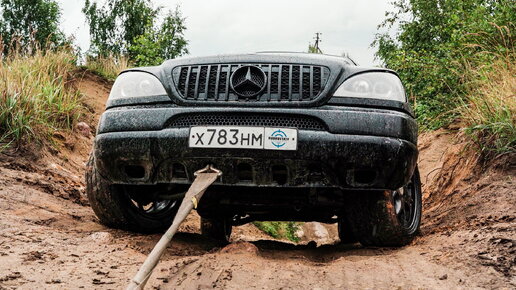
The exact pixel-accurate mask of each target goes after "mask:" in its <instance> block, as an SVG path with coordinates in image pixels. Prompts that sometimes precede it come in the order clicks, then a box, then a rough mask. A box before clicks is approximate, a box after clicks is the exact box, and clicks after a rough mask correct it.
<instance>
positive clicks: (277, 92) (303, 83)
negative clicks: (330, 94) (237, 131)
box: [172, 64, 330, 103]
mask: <svg viewBox="0 0 516 290" xmlns="http://www.w3.org/2000/svg"><path fill="white" fill-rule="evenodd" d="M244 65H253V66H257V67H259V68H261V69H262V70H263V72H264V73H265V75H266V76H267V84H266V86H265V89H264V90H263V91H262V92H261V93H260V94H259V95H257V96H253V97H239V96H238V95H237V94H235V92H233V90H232V89H231V86H230V77H231V74H232V73H233V72H234V71H235V70H236V69H238V68H239V67H241V66H244ZM329 75H330V70H329V69H328V68H327V67H325V66H316V65H304V64H295V65H293V64H216V65H191V66H179V67H176V68H174V70H173V71H172V76H173V79H174V83H175V85H176V90H177V91H178V92H179V94H180V96H179V97H180V98H182V99H183V100H186V101H196V102H203V101H215V102H218V101H222V102H227V101H230V102H231V101H232V102H271V103H272V102H309V101H313V100H315V99H317V98H318V97H319V95H320V93H321V92H322V91H323V90H324V87H325V86H326V82H327V81H328V77H329Z"/></svg>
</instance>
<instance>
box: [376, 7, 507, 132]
mask: <svg viewBox="0 0 516 290" xmlns="http://www.w3.org/2000/svg"><path fill="white" fill-rule="evenodd" d="M393 5H394V11H392V12H388V13H387V14H386V15H387V17H386V19H385V21H384V22H383V23H382V24H380V28H384V29H385V28H386V29H388V31H387V32H385V33H380V34H378V35H376V39H375V41H374V42H373V45H374V46H376V47H377V48H378V51H377V53H376V56H377V57H378V58H379V59H380V60H381V61H383V62H384V63H385V65H386V66H387V67H389V68H392V69H394V70H396V71H398V73H399V74H400V77H401V79H402V80H403V82H404V84H405V86H406V88H407V93H408V94H409V96H410V99H411V101H412V102H413V103H414V108H415V112H416V114H417V118H418V121H419V123H420V125H421V128H422V129H436V128H439V127H442V126H445V125H447V124H449V123H450V122H451V121H452V120H454V119H456V118H457V117H458V116H459V110H457V109H456V108H457V107H458V106H460V105H461V104H463V103H464V102H465V101H466V98H465V97H466V95H467V93H468V92H469V91H470V90H469V87H468V86H469V85H468V83H470V81H471V80H470V79H468V78H469V77H471V75H470V74H469V73H468V71H467V70H468V69H469V66H471V65H472V66H473V67H478V66H483V65H486V64H489V63H492V62H493V59H494V58H496V56H493V55H489V54H484V53H481V52H485V51H500V50H503V49H504V45H500V42H498V43H497V44H495V45H494V46H492V45H493V44H492V43H487V42H483V40H482V39H479V38H476V37H474V35H475V34H478V33H483V34H487V35H491V36H493V37H495V36H496V35H498V34H499V33H498V29H497V27H507V28H508V29H509V30H511V31H514V24H515V20H516V13H514V11H516V2H515V1H499V0H439V1H437V0H396V1H394V2H393ZM394 27H397V30H396V31H392V28H394ZM484 40H485V39H484ZM481 46H482V47H483V48H480V47H481ZM464 60H467V64H466V63H465V61H464Z"/></svg>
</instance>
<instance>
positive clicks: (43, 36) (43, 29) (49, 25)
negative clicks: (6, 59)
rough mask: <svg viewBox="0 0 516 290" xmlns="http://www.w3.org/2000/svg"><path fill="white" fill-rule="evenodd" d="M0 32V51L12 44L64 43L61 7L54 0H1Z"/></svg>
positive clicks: (44, 45)
mask: <svg viewBox="0 0 516 290" xmlns="http://www.w3.org/2000/svg"><path fill="white" fill-rule="evenodd" d="M0 11H1V18H0V35H1V36H2V41H3V44H4V53H7V52H8V50H9V49H11V48H12V46H18V47H22V48H24V47H32V46H33V44H36V45H39V46H40V47H41V48H44V49H45V48H48V47H49V46H51V45H55V46H59V45H62V44H64V43H65V36H64V33H63V32H62V31H61V30H60V29H59V22H60V17H61V11H60V9H59V5H58V4H57V2H56V1H54V0H1V1H0Z"/></svg>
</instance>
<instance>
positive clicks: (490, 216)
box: [0, 71, 516, 289]
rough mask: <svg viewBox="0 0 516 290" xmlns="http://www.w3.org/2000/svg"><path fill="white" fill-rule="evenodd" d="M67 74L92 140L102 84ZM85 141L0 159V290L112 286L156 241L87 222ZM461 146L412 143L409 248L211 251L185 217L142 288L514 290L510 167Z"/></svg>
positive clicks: (440, 134)
mask: <svg viewBox="0 0 516 290" xmlns="http://www.w3.org/2000/svg"><path fill="white" fill-rule="evenodd" d="M78 74H79V76H78V81H77V83H76V84H75V85H76V86H77V87H78V88H79V89H80V90H81V92H82V93H83V95H84V97H83V100H84V103H85V104H86V106H87V108H88V110H89V111H90V114H88V115H85V116H83V117H82V119H81V120H80V121H83V122H85V123H86V124H87V125H89V129H87V130H86V131H88V130H89V132H90V134H94V132H95V128H94V124H96V123H97V121H98V118H99V116H100V113H101V112H102V110H103V109H104V103H105V99H106V97H107V95H108V92H109V88H110V85H111V84H110V83H109V82H105V81H103V80H102V79H101V78H99V77H98V76H96V75H93V74H91V73H89V72H86V71H80V72H78ZM84 131H85V130H84V127H80V128H77V129H76V130H75V132H73V133H70V132H68V133H58V135H57V136H56V138H57V140H59V142H58V144H57V145H56V148H54V149H44V148H43V149H42V150H39V151H38V152H7V154H2V155H0V288H22V289H34V288H58V287H59V288H61V287H62V288H79V287H81V286H82V287H86V288H97V289H112V288H123V287H124V286H125V285H127V282H128V281H129V279H130V278H131V277H132V275H133V274H134V273H136V271H137V269H138V267H139V266H140V264H141V263H142V262H143V260H144V259H145V257H146V255H147V254H148V253H149V251H150V250H151V249H152V247H153V246H154V244H155V243H156V242H157V240H158V239H159V235H139V234H134V233H128V232H124V231H118V230H112V229H108V228H105V227H104V226H102V225H100V224H98V222H97V219H96V217H95V216H94V214H93V212H92V210H91V209H90V208H89V207H88V206H87V200H86V199H85V197H84V181H83V174H84V168H85V162H86V161H87V158H88V154H89V150H90V147H91V144H92V141H93V136H92V135H88V134H84ZM460 140H461V139H460V138H459V137H456V134H451V133H449V132H447V131H443V130H440V131H436V132H433V133H429V134H423V135H422V136H421V142H420V149H421V154H420V169H421V176H422V178H423V183H424V196H425V202H424V216H423V227H422V231H421V232H422V235H421V236H420V237H418V238H417V239H416V241H414V242H413V244H412V245H410V246H408V247H404V248H400V249H390V248H363V247H361V246H360V245H358V244H356V245H342V244H336V245H322V246H320V247H316V246H315V243H309V244H307V245H293V244H291V243H286V242H282V241H277V240H274V239H272V238H270V237H268V236H266V235H264V234H263V233H262V232H260V231H258V230H257V229H256V228H255V227H253V226H247V225H246V226H243V227H237V228H236V229H235V231H234V234H233V235H232V239H233V244H231V245H229V246H226V247H224V248H222V247H220V245H218V244H216V243H215V242H213V241H211V240H208V239H205V238H203V237H202V236H201V235H200V234H199V220H198V219H199V217H198V216H197V215H195V214H192V215H190V216H189V217H188V219H187V221H186V222H185V223H184V224H183V225H182V226H181V228H180V233H178V234H177V235H176V237H175V238H174V241H173V242H172V244H171V245H170V246H169V248H168V250H167V253H166V254H165V256H164V257H163V259H162V262H161V263H160V264H159V265H158V268H157V269H156V271H155V272H154V275H153V276H152V278H151V280H150V281H149V286H150V287H156V288H165V289H167V288H180V289H185V288H198V287H201V288H203V287H209V288H212V287H220V288H228V289H241V288H242V285H245V286H246V287H248V288H251V287H255V288H281V287H284V288H300V289H312V288H328V289H329V288H339V287H340V288H343V287H349V288H351V287H356V288H373V287H374V288H394V287H401V288H421V287H424V288H470V287H485V288H497V287H505V288H514V287H516V281H515V278H514V277H516V273H515V268H514V265H515V263H516V250H515V245H516V244H515V243H516V242H515V240H516V237H515V235H516V233H515V231H516V224H515V219H516V209H515V206H516V200H515V194H516V188H515V184H514V182H515V181H514V177H515V176H516V172H515V171H514V167H513V165H514V163H511V162H514V159H511V158H509V157H507V156H506V157H504V158H505V159H503V161H499V162H497V163H495V164H491V165H489V166H485V167H480V166H479V165H478V162H477V160H476V157H475V156H476V155H475V154H473V152H471V151H467V150H464V149H463V148H464V144H463V143H461V142H460ZM34 148H36V147H34ZM150 287H149V288H150Z"/></svg>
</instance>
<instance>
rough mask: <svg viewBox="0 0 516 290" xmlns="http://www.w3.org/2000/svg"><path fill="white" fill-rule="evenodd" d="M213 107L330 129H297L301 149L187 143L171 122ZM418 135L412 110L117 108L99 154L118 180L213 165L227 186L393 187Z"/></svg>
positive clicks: (153, 180)
mask: <svg viewBox="0 0 516 290" xmlns="http://www.w3.org/2000/svg"><path fill="white" fill-rule="evenodd" d="M285 111H288V113H285ZM216 112H224V114H227V115H228V116H229V115H231V114H233V113H238V114H255V115H256V114H258V115H259V114H269V115H271V114H281V115H282V116H285V115H292V116H293V115H296V116H307V117H310V118H316V119H317V120H320V121H321V122H322V123H323V124H324V127H325V128H324V129H323V130H310V129H299V131H298V148H297V150H296V151H275V150H252V149H214V148H189V146H188V137H189V130H190V129H189V128H188V127H184V126H183V127H174V126H171V125H170V124H173V123H174V121H173V120H175V118H176V117H177V116H184V115H186V114H194V113H195V114H201V115H202V114H211V113H216ZM210 125H212V124H210ZM416 134H417V128H416V125H415V121H414V120H413V119H412V118H411V117H410V116H409V115H407V114H404V113H401V112H392V111H388V110H374V109H359V108H342V107H332V106H326V107H323V108H319V109H313V110H311V109H289V110H285V109H260V110H258V109H253V108H250V109H242V108H240V109H231V108H230V109H228V108H224V110H223V111H222V110H221V109H220V108H202V109H198V108H197V109H196V108H184V107H168V108H149V107H143V108H127V109H126V108H120V109H116V110H108V111H107V112H106V113H104V115H103V117H102V119H101V122H100V125H99V130H98V134H97V136H96V140H95V148H94V154H95V160H96V165H97V167H98V169H99V170H100V173H101V174H102V175H103V176H104V177H106V178H108V179H109V180H111V181H112V182H113V183H123V184H157V183H175V184H188V183H191V182H192V181H193V172H194V171H196V170H198V169H199V168H202V167H204V166H206V165H207V164H213V165H214V166H215V167H217V168H219V169H220V170H222V171H223V173H224V174H223V176H222V177H221V178H220V179H219V180H218V181H217V182H216V184H218V185H224V186H244V187H249V186H251V187H267V186H274V187H277V186H284V187H339V188H350V189H357V188H363V189H396V188H399V187H401V186H402V185H404V184H405V183H407V182H408V180H409V178H410V176H411V175H412V172H413V170H414V168H415V166H416V160H417V148H416V145H415V144H416V142H417V141H416Z"/></svg>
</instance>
